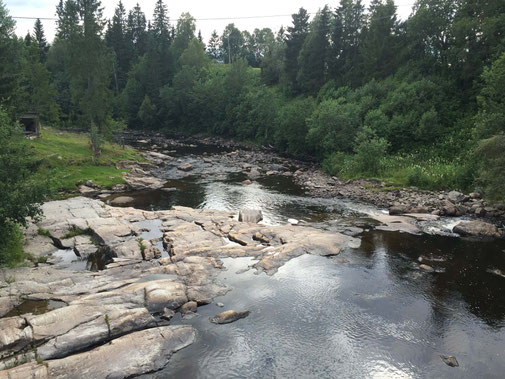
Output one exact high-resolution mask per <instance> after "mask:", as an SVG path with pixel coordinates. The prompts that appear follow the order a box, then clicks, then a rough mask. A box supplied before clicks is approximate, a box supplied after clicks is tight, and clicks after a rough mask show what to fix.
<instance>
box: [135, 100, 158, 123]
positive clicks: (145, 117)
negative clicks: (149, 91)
mask: <svg viewBox="0 0 505 379" xmlns="http://www.w3.org/2000/svg"><path fill="white" fill-rule="evenodd" d="M155 114H156V106H155V105H154V104H153V103H152V102H151V99H150V98H149V96H147V95H146V96H145V97H144V100H143V101H142V104H141V105H140V108H139V112H138V116H139V119H140V120H141V121H142V130H144V129H151V128H152V126H153V121H154V120H155V119H156V117H155Z"/></svg>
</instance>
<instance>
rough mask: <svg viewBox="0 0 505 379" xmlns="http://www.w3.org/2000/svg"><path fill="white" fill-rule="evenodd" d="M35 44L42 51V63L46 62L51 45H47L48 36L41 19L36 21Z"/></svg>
mask: <svg viewBox="0 0 505 379" xmlns="http://www.w3.org/2000/svg"><path fill="white" fill-rule="evenodd" d="M33 34H34V39H35V43H36V44H37V46H38V47H39V49H40V61H41V62H45V61H46V57H47V52H48V51H49V45H48V44H47V40H46V35H45V33H44V27H43V26H42V22H41V21H40V18H38V19H37V20H36V21H35V26H34V30H33Z"/></svg>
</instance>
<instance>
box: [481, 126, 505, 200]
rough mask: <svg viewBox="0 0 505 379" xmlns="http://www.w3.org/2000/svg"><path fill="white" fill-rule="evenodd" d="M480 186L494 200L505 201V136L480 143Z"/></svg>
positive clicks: (500, 135) (501, 135)
mask: <svg viewBox="0 0 505 379" xmlns="http://www.w3.org/2000/svg"><path fill="white" fill-rule="evenodd" d="M477 157H478V158H480V162H481V166H480V169H479V170H478V171H479V178H478V184H480V185H481V187H482V188H483V189H484V192H485V194H486V195H487V196H488V197H489V198H490V199H492V200H505V186H504V183H505V135H504V134H499V135H497V136H494V137H491V138H489V139H486V140H483V141H481V142H480V143H479V146H478V148H477Z"/></svg>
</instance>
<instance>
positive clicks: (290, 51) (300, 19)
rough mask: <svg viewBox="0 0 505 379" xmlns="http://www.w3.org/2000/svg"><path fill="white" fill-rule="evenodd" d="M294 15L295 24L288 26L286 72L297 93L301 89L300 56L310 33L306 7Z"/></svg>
mask: <svg viewBox="0 0 505 379" xmlns="http://www.w3.org/2000/svg"><path fill="white" fill-rule="evenodd" d="M292 17H293V26H289V27H288V28H287V37H286V50H285V60H284V74H285V78H286V81H287V84H288V86H290V87H291V89H292V91H293V92H295V93H296V92H298V90H299V87H298V85H297V82H296V77H297V75H298V71H299V66H298V56H299V55H300V51H301V50H302V46H303V43H304V42H305V38H307V35H308V34H309V15H308V13H307V11H306V10H305V9H304V8H300V10H299V11H298V13H296V14H293V16H292Z"/></svg>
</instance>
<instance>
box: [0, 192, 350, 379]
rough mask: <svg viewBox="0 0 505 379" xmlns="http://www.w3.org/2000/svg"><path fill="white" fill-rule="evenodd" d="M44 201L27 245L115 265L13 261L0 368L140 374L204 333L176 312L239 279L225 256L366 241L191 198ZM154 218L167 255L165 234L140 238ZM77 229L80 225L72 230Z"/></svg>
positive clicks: (319, 251) (1, 305)
mask: <svg viewBox="0 0 505 379" xmlns="http://www.w3.org/2000/svg"><path fill="white" fill-rule="evenodd" d="M43 211H44V216H45V217H44V219H43V220H42V221H41V222H39V223H34V224H32V225H30V228H29V229H28V231H27V238H26V239H27V250H29V251H30V252H31V253H32V254H33V255H35V256H38V257H44V256H48V255H50V253H52V252H53V251H54V250H55V248H59V249H62V248H64V249H66V250H64V251H65V254H67V255H69V256H70V257H71V258H70V259H71V260H72V259H73V260H93V257H94V256H96V255H102V256H100V257H99V258H100V259H101V260H103V261H104V264H105V269H104V270H102V271H98V272H92V271H75V270H72V269H71V268H67V267H65V266H64V265H63V262H65V261H68V259H63V260H62V261H63V262H59V261H55V262H54V264H53V265H48V264H39V265H38V267H30V268H29V267H24V268H18V269H14V270H4V271H3V272H2V279H1V281H0V315H3V316H4V317H3V318H1V319H0V328H1V330H2V336H1V338H0V357H1V365H2V367H3V369H4V371H1V372H0V378H11V377H19V378H24V377H31V376H34V377H37V378H44V377H51V378H69V377H75V376H74V375H78V376H79V377H87V378H98V377H132V376H135V375H140V374H143V373H147V372H153V371H156V370H160V369H162V368H164V367H165V366H166V365H167V364H169V358H170V356H171V354H173V353H175V352H177V351H178V350H180V349H182V348H184V347H186V346H188V345H189V344H191V343H192V342H193V341H194V338H195V333H197V331H195V330H194V329H193V328H192V327H190V326H187V327H186V326H185V327H182V326H170V321H169V320H170V318H171V317H172V316H173V315H174V313H175V312H179V311H180V310H181V309H184V307H185V304H188V303H190V302H194V303H195V304H196V305H205V304H209V303H212V302H213V299H214V298H215V297H216V296H218V295H222V294H224V293H226V292H227V291H228V290H229V288H227V287H226V286H224V285H222V284H221V283H219V282H217V281H216V280H215V278H216V275H217V273H218V272H219V270H221V269H222V268H223V267H222V263H221V261H220V259H222V258H226V257H254V258H255V259H256V261H257V262H256V263H255V264H254V268H255V269H256V270H258V271H259V272H266V273H268V274H273V273H275V272H276V271H277V270H278V268H279V267H280V266H282V265H283V264H285V263H286V262H287V261H289V260H290V259H292V258H295V257H298V256H300V255H303V254H316V255H322V256H331V255H337V254H339V253H340V251H341V250H343V249H346V248H352V247H357V246H359V240H357V239H355V238H352V237H349V236H345V235H341V234H335V233H328V232H324V231H320V230H317V229H312V228H306V227H300V226H291V225H285V226H265V225H259V224H255V223H246V222H239V221H238V220H237V216H238V215H236V214H233V213H228V212H217V211H203V210H194V209H190V208H183V207H176V208H175V209H173V210H169V211H162V212H146V211H142V210H137V209H134V208H114V207H110V206H107V205H105V204H103V203H102V202H100V201H98V200H92V199H88V198H82V197H80V198H74V199H69V200H65V201H55V202H49V203H46V204H44V206H43ZM150 220H161V221H162V223H161V226H160V227H159V228H160V232H161V233H162V238H161V239H162V244H163V246H164V250H165V251H166V252H168V253H169V255H168V256H167V257H165V258H161V259H155V257H156V255H157V254H156V253H154V252H153V251H152V250H154V249H156V248H154V247H152V246H153V244H156V243H157V242H159V241H149V244H143V241H142V240H141V239H140V236H141V235H142V233H143V232H146V230H145V228H144V229H142V228H140V227H139V226H138V224H139V223H142V222H146V221H147V222H148V221H150ZM41 231H43V232H41ZM76 231H80V232H79V234H80V235H76V236H72V237H68V236H69V233H71V234H76ZM96 258H98V257H96ZM40 302H46V304H47V306H46V309H44V312H42V313H40V314H34V313H33V312H31V311H34V310H35V309H36V306H35V304H37V303H40ZM49 302H52V303H53V304H54V303H56V304H58V307H57V308H56V307H55V309H51V308H52V307H51V306H50V304H49ZM30 304H32V309H30ZM17 311H18V313H19V315H15V316H14V315H13V314H16V312H17ZM36 313H39V312H36ZM5 315H8V316H10V317H5ZM125 357H127V358H125ZM24 362H26V363H24ZM111 362H114V364H111ZM11 367H12V368H11ZM77 373H78V374H77Z"/></svg>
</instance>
